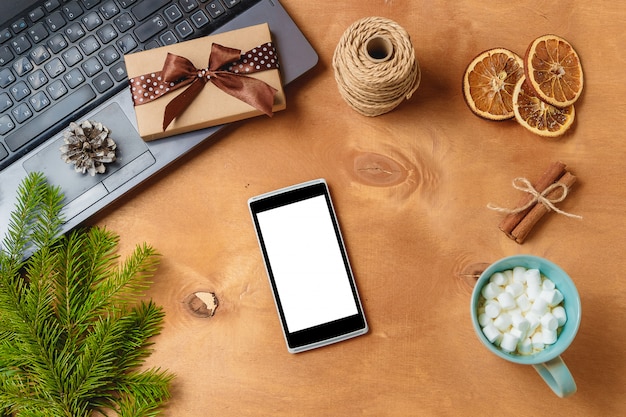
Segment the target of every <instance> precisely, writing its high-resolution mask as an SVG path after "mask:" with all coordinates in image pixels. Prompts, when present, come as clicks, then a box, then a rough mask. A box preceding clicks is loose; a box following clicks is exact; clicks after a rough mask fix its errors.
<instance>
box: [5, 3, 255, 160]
mask: <svg viewBox="0 0 626 417" xmlns="http://www.w3.org/2000/svg"><path fill="white" fill-rule="evenodd" d="M11 1H16V0H11ZM259 1H260V0H176V1H171V0H72V1H64V0H47V1H45V2H43V4H42V5H41V6H39V7H35V8H34V9H33V10H30V11H28V12H27V13H26V15H25V16H23V17H20V18H17V19H15V20H14V21H13V22H11V23H10V24H9V26H8V27H0V169H4V168H5V167H7V166H9V165H10V164H11V162H13V161H15V160H16V159H19V158H20V157H22V156H23V155H25V154H26V153H28V151H30V150H32V149H33V148H35V147H36V146H38V145H39V144H41V143H42V142H44V141H45V140H46V139H48V138H49V136H51V135H52V134H53V131H54V130H58V129H61V128H63V127H64V126H67V125H68V124H69V122H70V121H71V120H74V119H76V118H78V117H80V115H82V114H85V113H87V112H88V111H89V110H91V109H93V108H95V107H96V106H98V105H99V104H101V103H103V102H104V101H105V100H107V99H108V98H110V97H111V96H113V95H114V94H116V93H117V92H119V91H121V90H122V89H124V88H126V87H127V85H128V84H127V82H128V77H127V74H126V68H125V66H124V60H123V55H124V54H127V53H130V52H137V51H141V50H145V49H151V48H156V47H159V46H164V45H169V44H173V43H176V42H181V41H185V40H189V39H193V38H197V37H199V36H204V35H207V34H209V33H212V32H214V31H215V30H217V29H218V28H219V27H220V26H222V25H223V24H225V23H227V22H228V21H229V20H231V19H232V18H234V17H235V16H237V15H239V14H241V13H242V12H244V11H245V10H247V9H248V8H250V7H252V6H253V5H254V4H256V3H258V2H259ZM51 128H52V129H51Z"/></svg>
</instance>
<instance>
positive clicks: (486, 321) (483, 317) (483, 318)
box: [478, 313, 492, 327]
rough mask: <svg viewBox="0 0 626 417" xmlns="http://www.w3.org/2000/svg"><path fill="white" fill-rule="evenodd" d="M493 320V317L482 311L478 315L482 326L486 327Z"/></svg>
mask: <svg viewBox="0 0 626 417" xmlns="http://www.w3.org/2000/svg"><path fill="white" fill-rule="evenodd" d="M491 322H492V320H491V318H490V317H487V314H486V313H481V314H479V315H478V323H479V324H480V325H481V326H482V327H485V326H486V325H488V324H489V323H491Z"/></svg>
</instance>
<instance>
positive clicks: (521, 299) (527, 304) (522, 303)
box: [515, 294, 532, 313]
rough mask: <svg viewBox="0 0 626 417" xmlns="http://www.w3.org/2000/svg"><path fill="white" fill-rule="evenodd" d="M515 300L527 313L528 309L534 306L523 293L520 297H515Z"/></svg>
mask: <svg viewBox="0 0 626 417" xmlns="http://www.w3.org/2000/svg"><path fill="white" fill-rule="evenodd" d="M515 302H516V303H517V306H518V307H519V309H520V311H522V312H523V313H526V312H527V311H528V310H530V307H531V306H532V304H531V303H530V300H529V299H528V296H527V295H526V294H522V295H520V296H519V297H517V298H516V299H515Z"/></svg>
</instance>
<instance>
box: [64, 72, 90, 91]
mask: <svg viewBox="0 0 626 417" xmlns="http://www.w3.org/2000/svg"><path fill="white" fill-rule="evenodd" d="M63 79H64V80H65V82H66V83H67V85H68V86H69V87H70V88H76V87H78V86H79V85H81V84H82V83H84V82H85V76H84V75H83V73H82V72H80V70H79V69H78V68H74V69H72V70H71V71H70V72H66V73H65V74H63Z"/></svg>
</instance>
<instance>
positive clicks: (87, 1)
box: [81, 0, 100, 10]
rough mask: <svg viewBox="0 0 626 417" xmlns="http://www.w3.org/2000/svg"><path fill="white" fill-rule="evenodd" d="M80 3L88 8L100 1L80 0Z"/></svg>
mask: <svg viewBox="0 0 626 417" xmlns="http://www.w3.org/2000/svg"><path fill="white" fill-rule="evenodd" d="M81 3H83V6H85V8H86V9H87V10H89V9H91V8H92V7H95V6H97V5H98V3H100V0H81Z"/></svg>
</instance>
